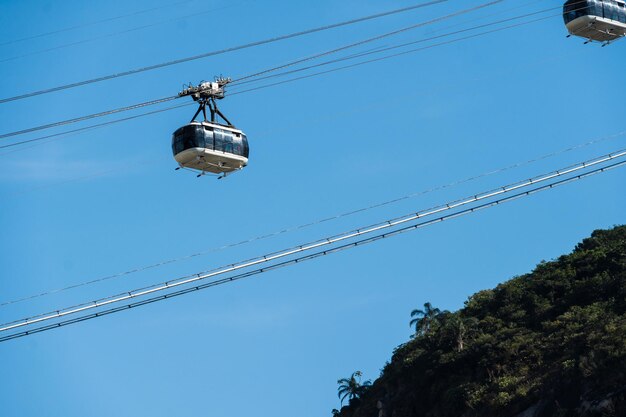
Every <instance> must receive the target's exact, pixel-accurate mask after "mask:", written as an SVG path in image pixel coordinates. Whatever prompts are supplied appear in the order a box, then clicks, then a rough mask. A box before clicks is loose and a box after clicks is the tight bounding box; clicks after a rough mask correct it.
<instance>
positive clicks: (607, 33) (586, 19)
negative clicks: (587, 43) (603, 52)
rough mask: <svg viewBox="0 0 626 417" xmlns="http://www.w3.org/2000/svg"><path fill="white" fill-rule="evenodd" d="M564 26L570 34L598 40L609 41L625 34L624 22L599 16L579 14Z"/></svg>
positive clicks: (625, 25) (625, 26)
mask: <svg viewBox="0 0 626 417" xmlns="http://www.w3.org/2000/svg"><path fill="white" fill-rule="evenodd" d="M566 26H567V30H569V33H571V34H572V35H575V36H580V37H581V38H587V39H591V40H594V41H598V42H611V41H614V40H615V39H618V38H621V37H623V36H626V24H624V23H622V22H618V21H616V20H611V19H605V18H604V17H599V16H581V17H578V18H576V19H574V20H572V21H571V22H569V23H568V24H567V25H566Z"/></svg>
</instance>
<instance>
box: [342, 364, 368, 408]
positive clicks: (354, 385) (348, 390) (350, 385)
mask: <svg viewBox="0 0 626 417" xmlns="http://www.w3.org/2000/svg"><path fill="white" fill-rule="evenodd" d="M362 375H363V374H362V373H361V371H356V372H353V373H352V376H350V378H341V379H339V380H338V381H337V384H339V388H337V396H338V397H339V398H340V399H341V404H342V405H343V400H345V399H346V397H347V398H348V401H352V399H354V398H359V397H361V395H363V393H364V392H365V390H366V389H367V388H368V387H369V386H370V385H372V383H371V382H370V381H369V380H367V381H364V382H361V376H362Z"/></svg>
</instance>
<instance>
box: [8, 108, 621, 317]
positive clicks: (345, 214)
mask: <svg viewBox="0 0 626 417" xmlns="http://www.w3.org/2000/svg"><path fill="white" fill-rule="evenodd" d="M159 111H165V110H159ZM133 117H138V116H133ZM92 128H93V127H92ZM624 135H626V130H625V131H622V132H618V133H615V134H612V135H608V136H603V137H600V138H596V139H593V140H590V141H587V142H583V143H579V144H577V145H573V146H570V147H567V148H564V149H560V150H558V151H554V152H551V153H548V154H544V155H541V156H538V157H535V158H532V159H528V160H526V161H523V162H517V163H515V164H511V165H508V166H505V167H502V168H498V169H494V170H491V171H487V172H484V173H481V174H478V175H474V176H471V177H467V178H464V179H461V180H457V181H453V182H450V183H447V184H444V185H439V186H435V187H431V188H428V189H426V190H422V191H419V192H413V193H410V194H407V195H404V196H401V197H396V198H393V199H391V200H386V201H382V202H378V203H375V204H371V205H369V206H366V207H361V208H357V209H353V210H350V211H346V212H343V213H339V214H335V215H332V216H328V217H325V218H321V219H317V220H314V221H311V222H307V223H303V224H300V225H297V226H292V227H287V228H283V229H281V230H277V231H274V232H271V233H265V234H262V235H259V236H255V237H252V238H248V239H244V240H241V241H239V242H233V243H228V244H225V245H222V246H219V247H214V248H210V249H206V250H203V251H200V252H196V253H193V254H190V255H185V256H181V257H178V258H171V259H167V260H164V261H160V262H158V263H154V264H150V265H144V266H141V267H136V268H132V269H130V270H127V271H124V272H119V273H116V274H111V275H107V276H103V277H100V278H95V279H92V280H89V281H83V282H79V283H76V284H72V285H68V286H66V287H61V288H56V289H52V290H48V291H44V292H40V293H38V294H33V295H30V296H26V297H21V298H17V299H12V300H7V301H3V302H0V307H3V306H7V305H11V304H16V303H20V302H23V301H28V300H32V299H35V298H39V297H43V296H47V295H51V294H56V293H59V292H63V291H68V290H71V289H75V288H80V287H84V286H87V285H92V284H96V283H100V282H104V281H109V280H112V279H115V278H120V277H123V276H127V275H131V274H134V273H138V272H143V271H147V270H149V269H154V268H158V267H161V266H164V265H169V264H172V263H176V262H180V261H184V260H188V259H192V258H196V257H199V256H202V255H206V254H208V253H215V252H219V251H222V250H225V249H230V248H234V247H238V246H242V245H245V244H249V243H252V242H256V241H260V240H265V239H268V238H271V237H275V236H279V235H283V234H286V233H290V232H293V231H297V230H302V229H306V228H309V227H312V226H316V225H319V224H322V223H327V222H330V221H333V220H337V219H341V218H345V217H349V216H352V215H355V214H358V213H364V212H367V211H370V210H373V209H376V208H380V207H384V206H388V205H391V204H395V203H398V202H401V201H406V200H409V199H412V198H415V197H418V196H423V195H426V194H430V193H433V192H435V191H440V190H444V189H448V188H451V187H455V186H457V185H461V184H464V183H468V182H471V181H475V180H478V179H481V178H485V177H488V176H491V175H495V174H499V173H502V172H505V171H509V170H511V169H515V168H519V167H521V166H525V165H529V164H532V163H534V162H538V161H542V160H545V159H548V158H551V157H554V156H557V155H561V154H564V153H566V152H571V151H574V150H577V149H580V148H583V147H587V146H590V145H594V144H597V143H600V142H604V141H607V140H611V139H615V138H618V137H622V136H624Z"/></svg>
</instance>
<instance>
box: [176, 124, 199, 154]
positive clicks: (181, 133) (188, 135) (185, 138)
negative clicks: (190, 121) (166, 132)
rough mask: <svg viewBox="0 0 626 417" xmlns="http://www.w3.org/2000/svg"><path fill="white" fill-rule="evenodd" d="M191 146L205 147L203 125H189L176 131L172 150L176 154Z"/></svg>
mask: <svg viewBox="0 0 626 417" xmlns="http://www.w3.org/2000/svg"><path fill="white" fill-rule="evenodd" d="M190 148H204V133H203V132H202V126H197V125H187V126H183V127H181V128H180V129H178V130H177V131H175V132H174V135H173V137H172V152H173V153H174V155H176V154H178V153H180V152H182V151H184V150H185V149H190Z"/></svg>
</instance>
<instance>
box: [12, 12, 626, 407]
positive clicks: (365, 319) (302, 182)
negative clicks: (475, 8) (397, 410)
mask: <svg viewBox="0 0 626 417" xmlns="http://www.w3.org/2000/svg"><path fill="white" fill-rule="evenodd" d="M172 3H174V1H173V0H158V1H156V2H148V1H143V0H142V1H132V2H129V1H126V2H124V1H118V0H114V1H107V2H102V1H101V2H95V1H78V0H67V1H63V2H52V1H43V0H42V1H29V0H24V1H13V0H4V1H2V2H0V40H1V41H0V43H5V42H8V41H12V40H16V39H20V38H25V37H30V36H33V35H38V34H41V33H46V32H52V31H56V30H58V29H63V28H68V27H72V26H76V25H82V26H81V27H79V28H76V29H73V30H68V31H64V32H59V33H55V34H50V35H46V36H41V37H37V38H33V39H29V40H24V41H19V42H12V43H8V44H4V45H0V57H1V59H0V61H2V62H0V91H1V94H0V95H1V96H2V97H8V96H13V95H16V94H20V93H23V92H28V91H32V90H37V89H40V88H47V87H52V86H56V85H60V84H65V83H69V82H74V81H79V80H83V79H89V78H93V77H97V76H100V75H106V74H110V73H114V72H118V71H123V70H127V69H132V68H136V67H140V66H144V65H150V64H154V63H159V62H163V61H166V60H170V59H176V58H179V57H185V56H189V55H194V54H198V53H202V52H206V51H210V50H215V49H221V48H223V47H228V46H233V45H238V44H242V43H246V42H249V41H254V40H259V39H263V38H267V37H271V36H275V35H279V34H284V33H289V32H294V31H298V30H302V29H305V28H310V27H316V26H321V25H325V24H330V23H334V22H338V21H342V20H346V19H350V18H354V17H358V16H363V15H367V14H372V13H377V12H380V11H385V10H390V9H393V8H399V7H403V6H408V5H411V4H414V2H411V1H404V0H403V1H395V0H394V1H386V2H376V1H355V0H350V1H348V0H345V1H332V0H320V1H316V2H293V1H282V0H276V1H264V2H262V1H252V0H249V1H233V2H214V1H181V2H179V4H177V5H175V6H173V5H172ZM415 3H416V2H415ZM478 4H480V3H479V2H477V1H471V2H463V5H459V4H457V2H452V1H451V2H449V3H447V4H441V5H438V6H433V7H430V8H427V9H422V10H417V11H412V12H408V13H405V14H402V15H397V16H391V17H386V18H382V19H379V20H376V21H371V22H368V23H361V24H358V25H354V26H350V27H345V28H341V29H336V30H333V31H328V32H324V33H319V34H315V35H310V36H307V37H303V38H298V39H292V40H288V41H284V42H280V43H276V44H272V45H266V46H262V47H257V48H253V49H248V50H245V51H239V52H236V53H231V54H225V55H220V56H216V57H212V58H207V59H203V60H199V61H194V62H189V63H186V64H181V65H176V66H172V67H169V68H165V69H162V70H156V71H151V72H146V73H143V74H140V75H136V76H131V77H125V78H120V79H116V80H112V81H107V82H102V83H97V84H92V85H89V86H85V87H81V88H77V89H72V90H68V91H65V92H58V93H53V94H48V95H44V96H40V97H38V98H36V99H26V100H21V101H15V102H12V103H6V104H0V117H1V120H2V124H1V125H2V128H1V132H0V133H5V132H10V131H14V130H19V129H23V128H26V127H30V126H34V125H38V124H44V123H49V122H55V121H59V120H65V119H68V118H72V117H78V116H82V115H86V114H90V113H95V112H99V111H103V110H108V109H113V108H117V107H122V106H125V105H130V104H134V103H139V102H142V101H147V100H151V99H156V98H160V97H166V96H170V95H174V94H176V93H177V92H178V91H179V90H180V88H181V86H182V84H183V83H184V82H189V81H192V82H198V81H200V80H202V79H211V78H212V77H213V76H214V75H219V74H223V75H227V76H232V77H234V78H237V77H239V76H241V75H245V74H249V73H252V72H255V71H257V70H261V69H264V68H267V67H273V66H276V65H279V64H281V63H284V62H289V61H291V60H294V59H297V58H300V57H303V56H307V55H310V54H313V53H317V52H321V51H325V50H328V49H332V48H334V47H337V46H341V45H343V44H345V43H349V42H352V41H357V40H360V39H364V38H366V37H370V36H374V35H376V34H379V33H382V32H387V31H391V30H394V29H397V28H400V27H404V26H408V25H410V24H413V23H416V22H420V21H424V20H428V19H431V18H433V17H437V16H441V15H445V14H448V13H451V12H453V11H455V10H458V9H460V8H462V7H469V6H472V5H478ZM560 5H561V3H560V2H558V1H508V0H507V1H504V2H503V3H502V4H500V5H497V6H494V7H492V8H490V9H487V10H483V11H480V12H477V13H475V14H471V15H466V16H463V17H459V18H456V19H454V20H449V21H446V22H441V23H439V24H437V25H433V26H426V27H423V28H421V29H417V30H414V31H411V32H408V33H405V34H402V35H399V36H397V37H393V38H389V39H386V40H384V41H381V42H379V43H376V44H373V45H368V46H364V47H361V49H359V50H358V51H363V50H366V49H371V48H373V47H379V46H384V45H394V44H397V43H399V42H403V41H404V42H408V41H412V40H417V39H420V38H422V37H426V36H429V35H436V34H439V33H443V32H445V31H446V28H449V27H452V26H454V28H456V29H458V28H461V27H467V26H471V25H476V24H480V23H486V22H489V21H493V20H496V19H500V18H504V17H507V16H514V15H519V14H522V13H525V12H527V11H536V10H541V9H545V8H547V7H559V6H560ZM161 6H163V7H161ZM154 7H158V9H157V10H152V11H148V12H144V13H135V12H138V11H145V10H146V9H150V8H154ZM516 7H519V8H518V9H515V10H511V9H513V8H516ZM209 10H214V11H213V12H211V13H202V14H198V15H197V16H195V17H186V18H183V16H189V15H192V14H195V13H201V12H205V11H209ZM552 13H556V14H558V10H556V11H553V12H552ZM129 15H130V16H129ZM117 16H126V17H121V18H119V19H113V20H107V21H105V22H101V23H94V24H90V23H93V22H98V21H101V20H105V19H109V18H113V17H117ZM478 18H482V20H476V19H478ZM164 21H169V22H168V23H167V24H165V23H160V22H164ZM455 25H459V26H455ZM141 26H150V27H146V28H142V29H138V28H139V27H141ZM135 29H136V30H135ZM447 30H452V29H447ZM565 35H566V30H565V28H564V26H563V24H562V20H561V18H560V16H556V17H552V18H550V19H546V20H544V21H542V22H539V23H536V24H533V25H528V26H523V27H520V28H516V29H512V30H508V31H503V32H498V33H494V34H491V35H488V36H484V37H480V38H476V39H471V40H467V41H464V42H459V43H455V44H451V45H447V46H443V47H439V48H434V49H430V50H427V51H422V52H418V53H415V54H409V55H405V56H403V57H399V58H395V59H389V60H384V61H380V62H377V63H374V64H369V65H364V66H359V67H355V68H352V69H349V70H345V71H338V72H335V73H331V74H327V75H324V76H319V77H312V78H308V79H306V80H301V81H298V82H294V83H289V84H284V85H281V86H277V87H275V88H272V89H264V90H259V91H256V92H254V93H249V94H245V95H244V94H242V95H237V96H232V97H230V98H227V99H226V100H224V101H223V102H222V103H221V108H222V109H223V110H224V112H225V113H226V115H227V116H229V118H230V119H231V121H233V122H234V123H235V124H236V125H237V126H238V127H240V128H242V129H243V130H245V131H246V133H247V134H248V137H249V139H250V143H251V148H252V149H251V159H250V164H249V166H248V167H247V168H246V169H245V170H244V171H243V172H241V173H238V174H236V175H233V176H231V177H229V178H228V179H227V180H220V181H216V180H215V179H213V178H208V177H204V178H200V179H197V178H195V176H194V175H192V174H190V173H188V172H180V171H176V172H175V171H174V168H175V166H176V164H175V162H174V160H173V158H172V155H171V150H170V135H171V132H172V131H174V130H175V129H176V128H178V127H179V126H181V125H183V124H184V123H186V122H187V121H188V120H189V119H190V118H191V116H192V115H193V111H194V108H193V107H188V108H183V109H178V110H173V111H168V112H164V113H162V114H160V115H158V116H150V117H145V118H139V119H137V120H134V121H129V122H125V123H120V124H116V125H111V126H108V127H105V128H101V129H95V130H91V131H88V132H83V133H80V134H75V135H71V136H68V137H62V138H59V139H57V140H54V141H48V142H39V143H37V144H36V146H31V147H22V148H8V149H1V150H0V204H1V209H0V230H2V234H1V236H2V238H1V239H0V266H1V279H0V302H4V301H7V300H12V299H15V298H20V297H24V296H28V295H32V294H37V293H40V292H42V291H47V290H52V289H56V288H60V287H64V286H67V285H71V284H74V283H79V282H83V281H86V280H90V279H94V278H99V277H103V276H107V275H110V274H115V273H119V272H123V271H127V270H130V269H133V268H136V267H142V266H145V265H150V264H153V263H156V262H160V261H163V260H166V259H170V258H176V257H182V256H185V255H189V254H193V253H197V252H201V251H206V250H208V249H211V248H216V247H219V246H222V245H224V244H228V243H232V242H238V241H240V240H243V239H247V238H251V237H255V236H258V235H262V234H266V233H271V232H274V231H277V230H281V229H283V228H285V227H290V226H296V225H300V224H303V223H307V222H310V221H314V220H317V219H320V218H324V217H327V216H331V215H334V214H338V213H342V212H344V211H349V210H352V209H357V208H360V207H364V206H368V205H370V204H374V203H377V202H381V201H385V200H389V199H392V198H396V197H399V196H403V195H407V194H410V193H414V192H419V191H422V190H426V189H429V188H432V187H436V186H439V185H444V184H447V183H450V182H453V181H455V180H460V179H463V178H467V177H470V176H473V175H477V174H481V173H484V172H488V171H491V170H494V169H497V168H501V167H505V166H508V165H511V164H514V163H517V162H523V161H526V160H529V159H532V158H535V157H538V156H541V155H545V154H548V153H551V152H554V151H558V150H561V149H564V148H567V147H569V146H572V145H576V144H580V143H584V142H587V141H590V140H593V139H596V138H600V137H603V136H607V135H612V134H615V133H618V132H621V131H624V130H626V125H625V124H624V122H623V120H624V117H623V114H624V111H625V110H626V102H625V101H624V95H625V94H626V88H625V87H624V85H625V84H624V77H623V68H624V64H626V54H625V53H624V48H625V47H626V43H616V44H615V45H612V46H610V47H607V48H600V47H599V46H598V45H583V44H582V40H579V39H571V38H570V39H566V38H565ZM76 42H81V43H78V44H76V45H73V46H68V47H63V48H58V49H53V48H57V47H59V46H63V45H67V44H71V43H76ZM48 49H53V50H50V51H47V52H41V51H44V50H48ZM354 52H356V50H355V51H354ZM350 53H352V52H350ZM13 58H15V59H13ZM163 107H165V106H163ZM138 113H139V112H138ZM126 115H128V114H126ZM111 119H113V118H111ZM106 120H109V119H106ZM98 121H103V120H102V119H99V120H98ZM86 125H88V124H87V123H86V124H83V125H80V126H86ZM72 127H79V126H78V125H74V126H72ZM68 128H70V127H66V128H59V129H57V130H55V131H54V132H56V131H63V130H66V129H68ZM52 132H53V131H45V132H43V134H47V133H52ZM41 135H42V134H31V135H24V136H22V137H20V138H19V139H28V138H35V137H38V136H41ZM3 143H9V141H7V140H5V142H3ZM625 147H626V140H625V138H624V136H617V137H615V138H613V139H611V140H606V141H603V142H601V143H598V144H595V145H593V146H587V147H582V148H580V149H577V150H575V151H572V152H568V153H564V154H561V155H559V156H557V157H553V158H549V159H545V160H543V161H541V162H540V163H535V164H530V165H525V166H523V167H520V168H518V169H515V170H510V171H507V172H504V173H502V174H499V175H494V176H490V177H486V178H483V179H481V180H479V181H474V182H470V183H466V184H464V185H463V186H458V187H453V188H448V189H446V190H443V191H438V192H434V193H430V194H426V195H423V196H419V197H416V198H412V199H409V200H407V201H404V202H403V203H401V204H395V205H391V206H386V207H385V208H381V209H376V210H370V211H367V212H365V213H361V214H359V215H355V216H351V217H349V218H344V219H342V220H341V221H336V222H329V223H326V224H324V225H323V226H320V227H315V228H308V229H304V230H301V231H299V232H294V233H289V234H285V235H282V236H280V237H277V238H273V239H266V240H261V241H257V242H255V243H253V244H249V245H245V246H240V247H237V248H234V249H230V250H222V251H218V252H211V253H209V254H206V255H203V256H198V257H194V258H192V259H190V260H187V261H183V262H177V263H174V264H170V265H167V266H165V267H162V268H158V269H152V270H149V271H146V272H144V273H137V274H131V275H127V276H125V277H122V278H119V279H115V280H110V281H107V282H105V283H101V284H98V285H92V286H87V287H81V288H79V289H76V290H71V291H65V292H60V293H57V294H53V295H49V296H46V297H40V298H37V299H34V300H31V301H28V302H22V303H17V304H13V305H10V306H4V307H0V322H2V323H4V322H7V321H10V320H13V319H18V318H22V317H25V316H28V315H31V314H36V313H41V312H45V311H48V310H50V309H54V308H60V307H65V306H69V305H72V304H76V303H80V302H84V301H89V300H91V299H93V298H97V297H100V296H105V295H110V294H114V293H117V292H119V291H123V290H131V289H134V288H137V287H140V286H142V285H145V284H149V283H155V282H161V281H164V280H167V279H170V278H175V277H178V276H181V275H184V274H187V273H193V272H197V271H202V270H206V269H210V268H212V267H217V266H220V265H224V264H226V263H228V262H233V261H237V260H242V259H245V258H247V257H250V256H254V255H260V254H264V253H267V252H270V251H273V250H278V249H281V248H283V247H288V246H291V245H294V244H298V243H303V242H307V241H309V240H312V239H316V238H319V237H323V236H326V235H328V234H334V233H338V232H341V231H344V230H349V229H350V228H352V227H355V226H362V225H367V224H370V223H375V222H377V221H381V220H384V219H387V218H390V217H394V216H397V215H401V214H405V213H409V212H411V211H415V210H419V209H423V208H428V207H430V206H432V205H435V204H438V203H444V202H447V201H450V200H453V199H456V198H460V197H464V196H466V195H470V194H472V193H475V192H480V191H483V190H487V189H489V188H491V187H494V186H497V185H503V184H507V183H510V182H513V181H516V180H521V179H525V178H528V177H530V176H534V175H537V174H541V173H543V172H547V171H551V170H553V169H556V168H560V167H563V166H566V165H568V164H571V163H575V162H579V161H583V160H586V159H590V158H592V157H594V156H597V155H602V154H605V153H608V152H610V151H613V150H617V149H621V148H625ZM13 150H17V151H16V152H13ZM7 151H11V152H10V153H8V152H7ZM625 180H626V169H625V168H621V169H620V170H615V171H612V172H609V173H606V174H602V175H598V176H595V177H593V178H589V179H586V180H584V181H580V182H576V183H573V184H570V185H567V186H565V187H561V188H558V189H555V190H552V191H549V192H545V193H542V194H538V195H535V196H532V197H529V198H526V199H522V200H518V201H515V202H513V203H510V204H507V205H503V206H501V207H496V208H494V209H490V210H487V211H483V212H480V213H477V214H475V215H472V216H467V217H463V218H459V219H456V220H452V221H450V222H444V223H442V224H438V225H435V226H432V227H429V228H426V229H423V230H420V231H416V232H412V233H410V234H405V235H402V236H400V237H396V238H394V239H390V240H384V241H381V242H378V243H376V244H373V245H368V246H366V247H362V248H359V249H355V250H351V251H347V252H343V253H341V254H335V255H332V256H329V257H324V258H321V259H317V260H314V261H311V262H307V263H304V264H301V265H297V266H295V267H290V268H286V269H282V270H279V271H275V272H271V273H267V274H263V275H261V276H257V277H255V278H250V279H248V280H244V281H241V282H238V283H235V284H232V285H226V286H222V287H219V288H215V289H211V290H206V291H203V292H199V293H195V294H191V295H187V296H184V297H179V298H177V299H173V300H168V301H165V302H160V303H156V304H153V305H150V306H146V307H142V308H140V309H136V310H133V311H128V312H124V313H121V314H116V315H112V316H109V317H106V318H101V319H97V320H92V321H88V322H85V323H81V324H78V325H74V326H69V327H66V328H63V329H59V330H55V331H51V332H46V333H43V334H39V335H35V336H31V337H26V338H22V339H18V340H14V341H10V342H7V343H1V344H0V369H2V378H1V379H0V414H1V415H3V416H20V417H27V416H43V415H50V416H54V415H63V416H64V417H73V416H81V417H82V416H85V415H90V416H93V417H97V416H111V415H116V416H120V417H123V416H151V417H157V416H194V417H195V416H215V417H240V416H272V417H293V416H295V415H297V416H299V417H314V416H315V417H317V416H327V415H330V410H331V409H332V408H334V407H338V406H339V402H338V400H337V397H336V380H337V379H338V378H341V377H345V376H349V375H350V374H351V373H352V372H353V371H355V370H361V371H363V373H364V376H365V378H371V379H374V378H376V377H377V376H378V374H379V371H380V369H381V368H382V367H383V365H384V363H385V361H387V360H389V358H390V355H391V352H392V351H393V349H394V347H396V346H397V345H399V344H400V343H402V342H404V341H406V340H407V339H408V337H409V336H410V334H411V331H410V328H409V326H408V322H409V312H410V311H411V310H412V309H413V308H416V307H420V306H422V305H423V303H424V302H426V301H430V302H432V303H433V304H434V305H436V306H438V307H440V308H445V309H450V310H455V309H458V308H460V307H462V305H463V302H464V301H465V300H466V299H467V297H468V296H470V295H471V294H472V293H474V292H476V291H478V290H481V289H485V288H490V287H493V286H495V285H497V284H498V283H500V282H502V281H504V280H506V279H509V278H511V277H513V276H515V275H519V274H523V273H525V272H528V271H530V270H531V269H532V268H533V267H534V265H536V264H537V263H538V262H540V261H541V260H544V259H545V260H549V259H552V258H554V257H557V256H559V255H561V254H563V253H566V252H568V251H570V250H571V249H572V248H573V247H574V245H575V244H576V243H577V242H578V241H579V240H581V239H582V238H584V237H585V236H588V235H589V234H590V233H591V232H592V231H593V230H594V229H597V228H606V227H610V226H612V225H615V224H621V223H624V222H625V219H626V216H625V214H626V212H625V209H624V207H626V193H624V185H625Z"/></svg>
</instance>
